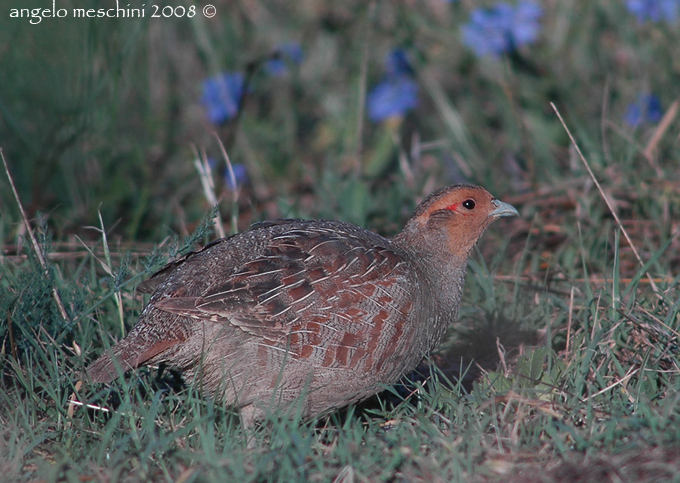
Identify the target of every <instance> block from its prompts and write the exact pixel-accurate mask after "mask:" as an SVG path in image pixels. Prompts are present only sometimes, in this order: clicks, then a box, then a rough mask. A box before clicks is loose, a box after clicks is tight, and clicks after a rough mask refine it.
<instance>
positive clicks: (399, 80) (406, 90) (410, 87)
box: [366, 48, 418, 122]
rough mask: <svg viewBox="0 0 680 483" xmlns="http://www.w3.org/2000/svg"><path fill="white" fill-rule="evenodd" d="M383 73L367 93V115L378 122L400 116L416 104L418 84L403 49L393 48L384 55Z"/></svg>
mask: <svg viewBox="0 0 680 483" xmlns="http://www.w3.org/2000/svg"><path fill="white" fill-rule="evenodd" d="M384 65H385V75H384V76H383V79H382V81H381V82H380V83H379V84H378V85H376V86H375V87H373V89H372V90H371V92H369V93H368V97H367V99H366V103H367V105H368V117H369V118H370V119H371V121H373V122H380V121H384V120H386V119H390V118H393V117H400V116H403V115H404V114H406V112H408V111H409V110H411V109H413V108H414V107H416V106H417V105H418V84H417V83H416V82H415V81H414V80H413V75H414V73H415V72H414V70H413V67H412V65H411V62H410V61H409V58H408V53H407V52H406V51H405V50H404V49H401V48H399V49H394V50H393V51H392V52H390V53H389V54H387V56H386V57H385V64H384Z"/></svg>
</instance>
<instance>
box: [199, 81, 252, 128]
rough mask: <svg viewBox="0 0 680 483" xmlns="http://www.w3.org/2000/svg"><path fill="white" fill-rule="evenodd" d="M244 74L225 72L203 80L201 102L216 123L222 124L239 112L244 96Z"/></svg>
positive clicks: (209, 116) (211, 119)
mask: <svg viewBox="0 0 680 483" xmlns="http://www.w3.org/2000/svg"><path fill="white" fill-rule="evenodd" d="M243 82H244V79H243V74H241V73H240V72H233V73H224V74H219V75H216V76H214V77H210V78H209V79H206V80H205V81H203V96H201V102H202V103H203V106H204V107H205V109H206V111H207V113H208V119H210V121H211V122H212V123H214V124H222V123H224V122H226V121H228V120H229V119H232V118H233V117H235V116H236V114H237V113H238V108H239V104H240V102H241V97H242V96H243Z"/></svg>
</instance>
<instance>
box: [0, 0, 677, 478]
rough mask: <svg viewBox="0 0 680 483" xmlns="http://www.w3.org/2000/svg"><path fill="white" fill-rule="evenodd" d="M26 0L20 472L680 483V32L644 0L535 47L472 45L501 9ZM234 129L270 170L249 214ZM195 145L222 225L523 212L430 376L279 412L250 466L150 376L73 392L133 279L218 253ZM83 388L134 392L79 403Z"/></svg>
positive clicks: (19, 114) (410, 2)
mask: <svg viewBox="0 0 680 483" xmlns="http://www.w3.org/2000/svg"><path fill="white" fill-rule="evenodd" d="M4 3H5V4H7V5H5V6H3V9H2V20H1V21H0V22H1V24H2V28H0V148H1V149H2V150H3V153H4V155H5V157H6V159H7V161H8V163H9V169H10V172H11V175H12V177H13V180H14V183H15V185H16V187H17V190H18V192H19V196H20V198H21V200H22V203H23V205H24V207H25V209H26V211H27V213H28V216H29V218H30V219H31V222H32V225H33V227H34V229H35V230H36V233H37V236H38V238H39V242H40V244H41V247H42V250H43V252H44V254H45V255H46V258H47V267H46V268H43V267H42V266H41V265H40V263H39V261H38V260H37V258H36V256H35V253H34V252H33V250H32V249H31V248H30V246H29V244H28V243H27V241H26V229H25V227H24V225H23V223H22V221H21V217H20V213H19V209H18V206H17V204H16V202H15V201H14V198H13V196H12V192H11V190H10V189H9V188H10V185H9V182H8V179H7V176H6V175H5V174H4V173H3V174H2V175H0V217H1V219H0V241H1V242H2V244H3V252H2V254H0V314H2V315H0V342H1V343H2V346H1V347H2V349H1V351H0V368H2V382H1V383H0V385H1V386H2V387H1V389H0V423H1V424H0V426H2V429H0V471H2V473H0V474H2V477H0V480H3V478H7V479H8V480H12V481H36V480H42V481H76V480H80V481H82V478H91V479H95V480H108V481H166V480H167V481H233V480H236V479H238V480H240V481H295V480H298V481H306V480H309V481H333V480H334V479H336V478H337V479H336V480H335V481H346V482H350V481H519V480H520V479H521V480H522V481H524V482H526V481H527V480H528V481H551V480H553V479H569V478H577V477H581V478H582V479H583V480H584V481H585V480H588V479H591V480H598V481H642V480H650V481H652V480H663V479H671V475H675V474H677V473H678V472H680V466H679V465H678V461H679V460H680V458H678V456H679V455H680V435H678V430H677V428H678V427H680V425H678V424H677V423H678V416H679V414H680V406H679V405H678V398H677V394H678V389H680V379H679V378H678V371H679V368H678V344H679V342H678V337H679V336H678V332H679V331H680V319H679V315H678V311H679V308H680V304H679V302H678V301H679V300H680V291H679V290H678V273H679V268H680V256H679V255H678V253H680V242H678V240H677V231H678V229H679V228H680V221H679V220H680V171H678V169H677V166H678V162H679V161H680V122H679V121H678V118H677V104H676V102H677V100H678V98H679V89H678V86H680V30H679V29H678V24H677V23H675V24H674V23H672V22H669V21H663V20H662V21H657V22H654V21H645V22H640V21H639V20H638V19H637V18H636V16H635V15H633V13H631V12H630V11H629V10H628V9H627V8H626V2H588V1H585V0H580V1H574V2H547V1H546V2H539V4H540V5H541V6H542V8H543V15H542V17H541V20H540V23H541V30H540V35H539V38H538V40H537V41H536V42H534V43H532V44H531V45H523V46H521V47H520V48H519V49H518V50H516V51H513V52H509V53H508V54H506V55H502V56H499V57H485V58H478V57H476V56H475V54H474V52H473V51H472V50H470V49H469V48H468V47H466V46H465V45H464V44H463V42H462V40H461V28H462V26H463V25H464V24H465V23H466V22H467V21H468V20H469V18H470V14H471V11H472V10H473V9H474V8H476V7H478V6H479V5H478V4H477V2H472V1H470V0H460V1H454V2H446V1H443V0H401V1H397V2H386V1H382V2H379V1H370V2H360V1H352V0H349V1H345V2H319V1H311V0H303V1H300V2H283V1H275V0H250V1H225V0H220V1H214V2H213V5H214V6H215V8H216V12H217V14H216V16H215V17H214V18H211V19H207V18H205V16H203V15H202V14H200V11H201V8H202V5H201V6H199V8H198V9H197V11H198V12H199V15H196V16H195V17H193V18H186V17H185V18H162V19H153V18H150V17H149V16H150V13H151V10H150V9H149V8H148V7H149V6H148V5H147V10H146V12H147V16H146V17H145V18H142V19H132V18H106V19H100V18H92V19H85V18H79V19H74V18H63V19H53V18H43V19H42V20H41V21H40V23H38V24H35V25H32V24H31V23H30V22H29V19H27V18H10V17H9V13H8V12H9V9H11V8H21V7H22V6H23V5H19V4H18V2H17V4H16V5H13V4H11V2H9V1H8V2H4ZM56 4H57V6H58V7H59V8H65V9H67V10H68V11H69V12H70V11H71V10H72V9H73V8H74V7H78V8H101V2H97V1H94V0H58V1H57V2H56ZM482 4H483V5H486V6H492V5H494V2H482ZM131 5H132V4H131ZM185 5H187V6H188V5H189V4H185ZM36 6H37V5H36ZM132 6H137V4H134V5H132ZM69 17H70V16H69ZM289 41H293V42H299V44H300V46H301V48H302V51H303V58H302V60H301V62H299V63H290V64H289V65H288V66H287V70H286V72H285V73H284V75H282V76H280V77H276V76H272V75H269V74H268V73H267V72H266V69H265V68H264V66H265V64H266V62H267V61H269V60H271V59H272V58H274V57H275V55H274V52H275V51H276V49H277V46H279V45H281V44H282V43H284V42H289ZM396 48H401V49H404V51H405V52H406V53H407V55H408V58H409V60H410V62H411V67H412V70H413V74H412V75H413V79H414V80H415V82H416V83H417V85H418V106H417V107H416V108H415V109H413V110H411V111H409V112H408V113H406V114H405V115H404V116H399V117H395V118H393V119H390V120H387V121H384V122H378V123H376V122H373V121H371V120H370V119H369V118H368V117H367V115H366V94H367V93H368V92H370V91H371V89H373V87H374V86H375V85H376V84H378V83H379V82H380V81H381V79H382V77H383V75H384V70H385V67H384V62H385V58H386V56H387V55H388V54H389V53H390V52H392V51H393V50H394V49H396ZM221 72H241V73H243V74H245V75H246V78H247V92H246V95H245V99H244V102H243V105H242V111H241V112H240V113H239V114H238V115H237V116H236V117H234V118H232V119H231V120H229V121H227V122H226V123H224V124H222V125H219V126H216V125H214V124H211V123H210V121H209V120H208V118H207V116H206V113H205V110H204V107H203V105H202V104H201V95H202V89H203V82H204V81H205V80H206V79H207V78H209V77H211V76H214V75H217V74H219V73H221ZM650 94H653V95H655V96H657V97H658V99H659V102H660V105H661V108H662V113H661V114H662V119H655V120H651V121H650V122H646V120H645V119H642V121H641V122H640V123H638V124H637V125H631V124H630V123H629V122H627V120H626V119H627V116H628V113H629V109H630V106H631V104H634V103H636V102H639V100H640V98H641V97H640V96H644V95H650ZM551 102H552V103H554V104H555V106H556V107H557V109H559V111H560V112H561V114H562V115H563V116H564V118H565V120H566V122H567V124H568V126H569V128H570V129H571V131H572V132H573V133H574V135H575V137H576V141H577V142H578V144H579V146H580V148H581V150H582V151H583V153H584V155H585V157H586V158H587V161H588V163H589V165H590V166H591V168H592V170H593V171H594V174H595V176H596V177H597V178H598V179H599V181H600V183H601V184H602V185H603V188H604V191H605V194H606V196H607V197H608V198H609V199H610V200H611V201H612V202H613V206H614V208H615V210H616V212H617V214H618V217H619V218H620V219H621V220H622V226H623V228H625V229H626V233H627V234H628V235H629V237H630V239H631V242H632V243H633V245H634V246H635V247H636V249H637V251H638V252H639V255H640V258H641V260H642V262H644V263H646V265H645V267H644V268H642V267H641V266H640V263H639V261H638V260H637V258H636V257H635V256H634V254H633V253H632V250H631V248H630V244H629V242H628V241H627V240H626V238H625V236H623V234H622V233H621V226H619V224H618V223H617V222H616V220H615V219H614V218H613V216H612V214H611V212H610V210H609V208H608V207H607V205H606V204H605V202H604V201H603V199H602V196H601V195H600V193H599V192H598V191H597V189H596V188H595V187H594V185H593V182H592V180H591V178H590V177H589V176H588V174H587V172H586V170H585V167H584V164H583V163H582V162H581V160H580V159H579V158H578V156H577V155H576V152H575V150H574V148H573V146H572V145H571V144H570V141H569V138H568V136H567V133H566V132H565V130H564V128H563V127H562V126H561V124H560V123H559V121H558V119H557V117H556V115H555V113H554V111H553V109H552V108H551V106H550V103H551ZM218 139H219V141H220V142H221V143H223V145H224V147H225V149H226V151H227V152H228V154H229V157H230V160H231V163H234V164H239V165H243V166H245V169H246V171H247V176H248V180H247V181H246V182H245V183H244V184H242V185H241V186H240V189H239V192H238V193H237V195H238V196H237V197H235V196H234V193H233V192H232V191H231V190H230V187H229V184H228V183H227V182H226V181H225V179H224V174H225V172H226V163H225V162H224V159H223V156H222V154H221V150H220V147H219V143H218ZM197 153H205V154H206V156H207V157H210V158H212V159H215V160H217V163H216V164H215V165H214V172H213V175H214V182H215V191H216V194H217V197H218V200H219V204H218V208H219V210H220V212H221V214H222V218H223V221H224V223H225V224H226V225H227V227H228V228H227V230H228V231H229V230H232V231H234V230H237V229H238V230H243V229H246V228H247V226H248V225H249V224H250V223H252V222H254V221H258V220H261V219H266V218H273V217H282V216H283V217H305V218H334V219H342V220H346V221H350V222H354V223H357V224H360V225H362V226H366V227H370V228H371V229H375V230H376V231H379V232H381V233H384V234H387V235H390V234H394V233H396V232H397V231H398V230H399V229H400V227H401V225H402V223H403V221H404V220H405V218H406V217H407V216H408V215H409V214H410V213H411V211H412V209H413V208H414V207H415V205H416V204H417V202H418V201H419V200H420V199H421V198H422V197H423V196H425V195H426V194H428V193H429V192H431V191H432V190H434V189H435V188H438V187H441V186H444V185H446V184H453V183H459V182H472V183H476V184H480V185H483V186H485V187H486V188H487V189H489V190H490V191H491V192H492V193H494V194H495V195H496V196H498V197H499V198H500V199H503V200H504V201H509V202H511V203H513V204H514V205H515V206H517V207H518V209H519V210H520V212H521V213H522V218H521V219H518V220H512V221H507V220H504V221H502V222H499V223H497V224H496V225H494V226H493V227H492V228H491V229H490V230H489V231H488V233H487V234H486V235H485V237H484V239H483V240H482V242H481V243H480V245H479V252H478V253H477V254H476V255H475V256H474V257H473V260H472V261H471V265H470V274H469V275H468V282H467V286H466V293H465V300H464V306H463V308H462V310H461V317H460V321H459V322H458V323H457V324H456V325H455V326H454V328H453V329H452V331H451V334H450V337H448V338H447V340H446V343H445V344H443V346H442V348H441V350H439V351H438V352H437V353H436V354H434V355H433V358H432V361H431V362H433V364H432V366H431V367H432V368H431V369H427V370H425V369H422V370H421V372H423V373H424V374H426V375H425V376H424V377H423V376H422V375H421V376H419V375H417V374H413V375H411V376H410V378H411V379H413V380H414V381H413V382H411V383H408V384H405V385H404V386H403V387H401V388H400V387H398V388H396V389H394V388H393V389H391V390H390V391H388V392H387V393H384V394H383V395H382V396H381V397H380V398H379V399H377V400H373V401H371V402H369V403H367V404H366V405H364V406H362V407H359V408H350V409H349V410H348V412H347V413H341V414H335V415H333V416H331V417H330V419H328V420H323V421H320V422H312V423H306V424H303V423H301V422H299V421H295V420H293V421H289V420H276V419H273V420H272V421H271V422H270V423H269V425H268V426H267V427H265V428H262V429H261V430H260V431H259V432H258V433H257V434H256V439H257V441H256V443H257V444H256V448H255V449H254V450H252V449H248V448H247V447H246V435H245V434H244V433H243V432H242V431H241V430H240V428H239V426H238V422H237V419H236V418H234V415H233V414H232V413H231V412H230V411H229V410H228V409H227V408H223V407H220V406H218V405H215V404H213V402H211V401H206V400H204V399H202V398H201V397H200V396H199V395H198V394H196V393H195V392H194V388H191V387H190V388H184V389H183V390H180V391H179V392H178V391H176V390H175V389H174V388H173V387H172V385H170V384H168V383H167V381H162V380H158V379H156V378H155V377H154V374H151V373H145V372H144V371H142V372H141V373H140V375H134V376H132V377H131V378H130V379H129V380H126V381H120V382H119V383H117V385H116V386H115V390H114V391H111V392H108V391H106V390H102V393H101V394H96V395H95V394H92V393H91V390H90V389H87V388H80V389H78V390H76V389H75V388H74V383H75V381H76V380H77V372H78V371H79V370H81V369H82V368H83V367H84V366H85V365H86V364H87V363H88V362H90V361H92V360H93V358H94V357H95V355H96V354H98V353H99V352H100V351H101V350H102V348H103V347H105V346H108V345H109V344H110V343H111V341H112V340H113V338H117V337H120V335H121V331H124V330H126V329H129V328H130V327H131V326H132V325H134V323H135V320H136V317H137V315H138V313H139V311H140V310H141V307H142V305H143V300H142V299H141V296H139V295H137V294H135V292H134V286H135V285H136V283H137V282H138V281H140V280H141V279H143V278H144V277H147V276H148V275H149V274H150V273H151V271H152V270H153V269H155V268H158V266H159V265H160V264H161V263H163V262H164V261H165V260H167V259H168V258H171V257H173V256H175V255H177V254H178V253H182V252H183V251H186V250H188V249H190V248H191V247H192V246H195V245H196V244H197V243H202V242H207V241H209V240H210V239H211V238H212V237H214V235H210V234H209V232H208V229H207V225H209V224H210V223H208V222H206V220H209V219H210V218H211V216H207V214H209V213H211V208H212V206H211V202H210V201H209V200H208V199H206V196H205V195H204V191H203V189H202V185H201V180H200V177H199V175H198V173H197V171H196V168H195V165H194V160H195V159H196V157H197ZM235 199H236V201H235ZM100 214H101V223H100V218H99V216H100ZM232 214H233V215H235V223H232V222H230V219H231V216H232ZM92 227H96V228H95V229H93V228H92ZM102 230H104V231H105V232H106V235H107V236H106V237H105V238H104V237H102V233H101V231H102ZM192 234H193V236H192ZM81 240H82V241H81ZM86 247H87V248H86ZM649 278H651V279H652V282H653V284H654V285H655V286H656V287H657V288H658V291H657V292H654V291H653V290H652V288H651V286H652V283H650V282H649ZM55 289H56V291H57V292H58V293H59V294H60V296H61V298H62V300H63V302H64V305H65V308H66V312H67V319H66V320H64V318H63V317H61V315H60V313H59V310H58V306H57V304H56V302H55V299H54V295H53V294H54V291H55ZM428 371H429V372H428ZM423 379H426V380H427V382H425V381H424V380H423ZM96 389H97V388H96ZM74 391H76V392H77V393H78V399H79V400H81V401H92V402H97V403H98V404H100V403H102V404H104V405H106V404H109V403H111V401H112V398H114V399H115V398H118V399H119V401H118V402H119V403H120V405H119V406H118V409H117V410H116V411H113V412H112V413H106V414H105V413H103V412H102V411H90V412H89V413H88V412H86V411H84V410H82V409H76V410H75V411H73V410H72V409H69V408H70V406H69V398H70V397H71V394H72V393H73V392H74ZM407 396H408V397H407ZM107 398H108V399H107ZM404 399H405V400H404ZM645 455H648V457H647V456H645ZM584 462H588V464H585V463H584Z"/></svg>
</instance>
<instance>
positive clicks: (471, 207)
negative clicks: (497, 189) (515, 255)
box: [410, 185, 518, 256]
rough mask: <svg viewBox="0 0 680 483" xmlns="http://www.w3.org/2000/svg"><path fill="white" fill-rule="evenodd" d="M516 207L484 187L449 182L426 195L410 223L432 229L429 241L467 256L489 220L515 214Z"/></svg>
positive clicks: (425, 229) (451, 251) (423, 228)
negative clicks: (440, 188) (456, 184)
mask: <svg viewBox="0 0 680 483" xmlns="http://www.w3.org/2000/svg"><path fill="white" fill-rule="evenodd" d="M517 215H518V213H517V210H515V208H513V207H512V206H511V205H509V204H507V203H503V202H502V201H499V200H497V199H495V198H494V197H493V196H492V195H491V193H489V192H488V191H486V190H485V189H484V188H480V187H478V186H470V185H458V186H451V187H448V188H444V189H442V190H439V191H437V192H435V193H433V194H432V195H430V196H429V197H428V198H427V199H425V200H424V201H423V202H422V203H421V204H420V206H419V207H418V209H417V210H416V212H415V213H414V216H413V218H412V219H411V221H410V223H415V224H416V225H417V226H418V228H419V229H422V230H424V231H425V232H427V233H431V237H432V241H433V242H434V243H439V244H442V245H444V246H443V247H442V248H444V249H446V250H447V251H449V252H450V253H453V254H456V255H458V256H467V254H468V253H469V252H470V250H471V249H472V247H473V246H474V245H475V243H476V242H477V240H478V239H479V237H480V236H481V235H482V233H484V230H485V229H486V227H487V226H489V224H491V222H493V221H494V220H496V219H497V218H499V217H501V216H517Z"/></svg>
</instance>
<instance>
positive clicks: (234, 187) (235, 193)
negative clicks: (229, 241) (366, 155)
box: [215, 134, 241, 237]
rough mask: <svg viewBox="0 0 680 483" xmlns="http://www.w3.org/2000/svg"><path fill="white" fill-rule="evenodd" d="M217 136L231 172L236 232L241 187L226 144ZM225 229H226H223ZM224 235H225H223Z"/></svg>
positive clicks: (232, 213)
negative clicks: (237, 181)
mask: <svg viewBox="0 0 680 483" xmlns="http://www.w3.org/2000/svg"><path fill="white" fill-rule="evenodd" d="M215 138H216V139H217V144H218V145H219V147H220V152H221V153H222V157H224V162H225V163H227V172H228V173H229V180H230V181H231V186H232V193H233V197H232V200H231V201H232V210H231V232H232V233H236V232H238V197H239V195H240V194H241V188H239V186H238V183H236V175H235V174H234V167H233V166H232V164H231V159H229V154H227V150H226V148H225V147H224V144H223V143H222V140H221V139H220V138H219V136H217V134H215ZM222 231H224V230H222ZM222 236H223V237H224V235H222Z"/></svg>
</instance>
